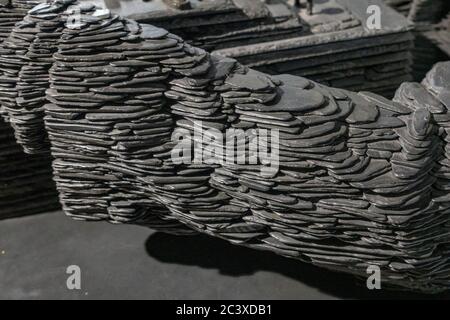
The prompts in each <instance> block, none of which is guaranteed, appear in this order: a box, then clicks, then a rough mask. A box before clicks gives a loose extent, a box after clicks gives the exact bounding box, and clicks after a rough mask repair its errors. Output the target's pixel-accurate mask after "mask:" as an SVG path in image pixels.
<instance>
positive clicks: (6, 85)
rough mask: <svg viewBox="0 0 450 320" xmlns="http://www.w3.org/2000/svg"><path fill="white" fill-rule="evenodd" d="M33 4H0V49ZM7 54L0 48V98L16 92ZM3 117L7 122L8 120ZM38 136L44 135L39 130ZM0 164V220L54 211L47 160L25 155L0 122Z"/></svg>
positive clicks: (50, 171)
mask: <svg viewBox="0 0 450 320" xmlns="http://www.w3.org/2000/svg"><path fill="white" fill-rule="evenodd" d="M37 4H39V1H18V0H13V1H4V2H2V3H0V47H2V46H3V44H4V40H5V39H8V35H9V34H10V32H11V30H12V28H13V27H14V25H15V24H16V23H18V22H20V21H21V20H22V19H23V17H24V16H25V15H26V13H27V11H28V10H30V9H31V8H32V7H34V6H35V5H37ZM5 41H7V40H5ZM8 51H9V50H4V49H0V52H1V55H0V65H1V66H2V67H1V79H0V95H1V97H2V98H3V97H5V96H7V95H8V94H9V93H11V92H16V90H17V88H16V87H15V85H14V84H13V83H12V82H14V81H15V79H13V80H12V82H11V81H10V80H9V79H11V74H10V72H11V71H12V70H13V69H14V68H15V66H14V65H13V64H12V63H11V62H12V61H11V60H10V59H9V57H8V56H6V55H4V54H5V52H8ZM18 54H19V53H18ZM5 64H6V67H5ZM4 67H5V68H4ZM6 79H8V80H6ZM47 81H48V80H47ZM11 90H12V91H11ZM2 106H3V99H2ZM6 118H7V119H8V117H6ZM41 128H42V127H41ZM40 134H41V135H44V134H45V133H44V132H42V129H41V132H40ZM0 161H1V163H2V165H1V167H0V219H6V218H11V217H17V216H22V215H28V214H33V213H39V212H46V211H50V210H53V209H56V208H58V206H59V204H58V198H57V195H56V189H55V185H54V182H53V181H52V178H51V177H52V176H51V174H52V170H51V162H50V157H49V156H48V155H46V156H40V155H28V154H25V153H24V151H23V149H22V147H21V146H20V145H19V144H17V143H16V140H15V137H14V131H13V130H12V128H11V126H10V125H9V124H7V123H5V122H4V121H2V120H0Z"/></svg>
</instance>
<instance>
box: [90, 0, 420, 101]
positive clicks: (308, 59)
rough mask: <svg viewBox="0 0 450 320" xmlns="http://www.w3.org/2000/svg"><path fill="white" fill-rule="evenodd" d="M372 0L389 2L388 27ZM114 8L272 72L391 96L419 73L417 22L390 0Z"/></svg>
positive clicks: (244, 0) (224, 0)
mask: <svg viewBox="0 0 450 320" xmlns="http://www.w3.org/2000/svg"><path fill="white" fill-rule="evenodd" d="M97 2H106V4H107V5H108V4H109V2H107V1H97ZM188 2H189V1H188ZM302 3H305V1H303V2H302ZM372 4H378V5H379V6H380V8H381V9H382V17H383V21H382V25H383V28H382V29H381V30H370V29H369V28H368V27H367V25H366V20H367V13H366V10H367V7H368V6H369V5H372ZM111 10H112V11H113V12H115V13H118V14H122V15H124V16H128V17H130V18H132V19H135V20H137V21H138V22H141V23H149V24H152V25H156V26H159V27H161V28H165V29H167V30H170V31H171V32H173V33H174V34H177V35H179V36H181V37H182V38H183V39H185V40H186V41H187V42H188V43H190V44H192V45H194V46H197V47H201V48H203V49H205V50H208V51H210V52H213V53H217V54H221V55H224V56H227V57H231V58H235V59H237V60H238V61H239V62H241V63H243V64H245V65H247V66H249V67H252V68H255V69H257V70H259V71H263V72H266V73H270V74H279V73H290V74H295V75H300V76H305V77H308V78H310V79H312V80H315V81H318V82H320V83H322V84H325V85H329V86H333V87H339V88H345V89H349V90H355V91H359V90H371V91H374V92H377V93H381V94H383V95H385V96H391V97H392V95H393V93H394V92H395V90H396V88H398V86H399V85H400V84H401V83H402V82H403V81H409V80H411V77H410V73H411V68H410V67H411V63H412V61H411V55H410V51H411V49H412V47H413V43H412V41H413V36H412V34H411V32H410V29H411V25H410V24H409V23H408V22H407V20H406V19H405V18H404V17H403V16H401V15H400V14H398V13H396V12H394V10H392V9H391V8H388V7H387V6H386V5H385V4H384V3H383V2H382V0H361V1H353V0H324V1H315V2H314V6H313V12H312V15H309V14H308V13H307V10H306V8H303V7H300V8H299V7H295V6H291V5H290V4H289V2H288V1H285V0H277V1H270V2H269V1H266V2H264V1H253V0H218V1H211V0H205V1H201V2H199V1H191V6H190V7H189V8H186V9H184V10H180V9H175V8H173V7H170V6H169V5H167V4H166V3H165V2H161V1H151V2H142V1H139V0H134V1H127V2H126V3H123V4H122V5H121V6H116V5H115V6H113V7H112V8H111Z"/></svg>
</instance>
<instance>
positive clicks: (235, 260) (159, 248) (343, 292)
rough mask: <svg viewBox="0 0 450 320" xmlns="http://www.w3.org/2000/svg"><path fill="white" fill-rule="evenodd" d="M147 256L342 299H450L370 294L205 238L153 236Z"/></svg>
mask: <svg viewBox="0 0 450 320" xmlns="http://www.w3.org/2000/svg"><path fill="white" fill-rule="evenodd" d="M145 246H146V251H147V253H148V255H149V256H151V257H153V258H154V259H157V260H159V261H161V262H164V263H176V264H181V265H189V266H199V267H201V268H207V269H217V270H218V271H219V272H220V273H221V274H223V275H228V276H233V277H238V276H244V275H252V274H254V273H255V272H257V271H269V272H275V273H279V274H282V275H284V276H286V277H289V278H291V279H294V280H296V281H299V282H301V283H304V284H306V285H308V286H310V287H314V288H317V289H318V290H320V291H322V292H325V293H327V294H331V295H333V296H335V297H338V298H345V299H450V294H448V293H446V294H439V295H423V294H417V293H410V292H399V291H385V290H381V291H369V290H368V289H367V288H366V287H365V283H364V282H363V281H358V280H356V279H355V278H354V277H352V276H350V275H345V274H340V273H335V272H331V271H328V270H324V269H321V268H318V267H315V266H312V265H308V264H306V263H302V262H299V261H295V260H291V259H288V258H284V257H281V256H277V255H275V254H272V253H270V252H263V251H257V250H253V249H249V248H245V247H240V246H235V245H232V244H230V243H227V242H226V241H223V240H220V239H215V238H211V237H208V236H205V235H198V236H174V235H170V234H165V233H160V232H158V233H154V234H152V235H151V236H150V237H149V238H148V239H147V241H146V243H145Z"/></svg>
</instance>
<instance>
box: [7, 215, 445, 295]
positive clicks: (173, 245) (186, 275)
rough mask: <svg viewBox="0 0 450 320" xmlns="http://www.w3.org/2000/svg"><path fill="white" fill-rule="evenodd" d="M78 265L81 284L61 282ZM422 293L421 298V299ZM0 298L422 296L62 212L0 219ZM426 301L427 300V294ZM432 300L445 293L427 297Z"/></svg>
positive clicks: (212, 242) (217, 244)
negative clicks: (78, 287)
mask: <svg viewBox="0 0 450 320" xmlns="http://www.w3.org/2000/svg"><path fill="white" fill-rule="evenodd" d="M69 265H78V266H80V268H81V272H82V274H81V275H82V289H81V290H80V291H70V290H68V289H67V286H66V279H67V277H68V275H67V274H66V268H67V266H69ZM425 297H426V298H427V296H425ZM0 298H2V299H24V298H27V299H46V298H49V299H336V298H421V296H420V295H414V294H406V293H398V292H384V291H378V292H372V291H369V290H367V289H366V288H365V287H362V286H360V285H357V284H356V282H355V280H354V279H353V278H352V277H350V276H346V275H340V274H335V273H332V272H328V271H324V270H321V269H318V268H315V267H312V266H309V265H305V264H303V263H300V262H297V261H291V260H289V259H286V258H282V257H277V256H275V255H272V254H270V253H265V252H258V251H253V250H250V249H246V248H241V247H237V246H233V245H230V244H227V243H225V242H223V241H221V240H216V239H211V238H207V237H204V236H197V237H175V236H170V235H165V234H162V233H154V232H152V231H151V230H148V229H146V228H142V227H135V226H123V225H122V226H115V225H110V224H106V223H86V222H76V221H72V220H71V219H69V218H66V217H65V216H64V215H63V214H62V213H61V212H55V213H48V214H43V215H37V216H31V217H25V218H18V219H11V220H5V221H0ZM429 298H430V297H429ZM433 298H448V295H447V296H444V295H441V296H434V297H433Z"/></svg>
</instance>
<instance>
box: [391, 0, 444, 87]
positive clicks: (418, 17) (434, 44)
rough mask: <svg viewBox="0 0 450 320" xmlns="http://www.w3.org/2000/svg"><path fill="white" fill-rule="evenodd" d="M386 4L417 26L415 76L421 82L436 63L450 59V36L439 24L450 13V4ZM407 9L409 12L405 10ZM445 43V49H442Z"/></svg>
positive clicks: (431, 0)
mask: <svg viewBox="0 0 450 320" xmlns="http://www.w3.org/2000/svg"><path fill="white" fill-rule="evenodd" d="M386 2H387V3H388V4H391V5H393V6H394V7H396V8H397V9H399V10H400V11H401V12H402V13H403V14H404V15H405V16H406V17H408V19H409V20H410V21H412V22H413V23H414V25H415V44H414V50H413V57H414V60H413V61H414V63H413V76H414V79H415V80H416V81H420V79H422V78H423V77H424V76H425V74H426V73H427V72H428V70H430V68H431V67H432V66H433V65H434V64H435V63H436V62H438V61H445V60H447V59H448V58H449V57H450V54H449V50H446V49H445V38H447V39H448V37H449V36H448V35H447V34H445V33H443V32H442V31H444V30H445V27H444V28H442V23H439V22H440V21H441V19H442V18H444V17H445V16H446V15H447V13H448V12H449V10H450V2H449V1H447V0H410V1H408V3H409V4H410V5H409V6H408V7H406V6H405V7H403V6H402V5H400V6H396V4H397V2H395V3H394V2H393V1H386ZM398 2H399V3H404V2H405V1H398ZM406 8H407V9H408V10H403V9H406ZM444 21H445V20H444ZM436 24H437V25H436ZM447 30H448V29H447ZM442 38H444V42H443V41H442ZM443 43H444V48H442V45H443Z"/></svg>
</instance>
